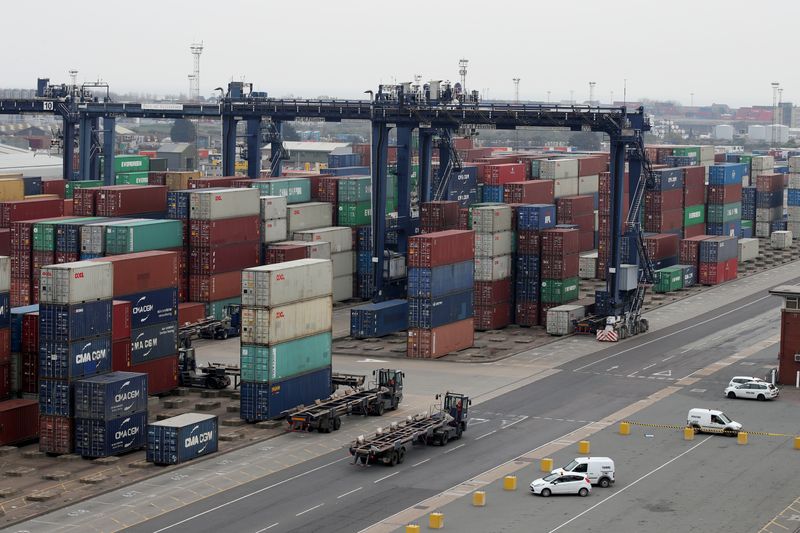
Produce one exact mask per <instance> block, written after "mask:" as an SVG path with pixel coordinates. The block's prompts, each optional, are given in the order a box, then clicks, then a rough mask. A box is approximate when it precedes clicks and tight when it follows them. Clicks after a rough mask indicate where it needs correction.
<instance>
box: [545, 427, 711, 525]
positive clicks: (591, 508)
mask: <svg viewBox="0 0 800 533" xmlns="http://www.w3.org/2000/svg"><path fill="white" fill-rule="evenodd" d="M713 436H714V435H709V436H708V437H706V438H705V439H703V440H701V441H700V442H698V443H697V444H695V445H694V446H692V447H691V448H689V449H688V450H686V451H685V452H683V453H681V454H680V455H676V456H675V457H673V458H672V459H670V460H669V461H667V462H666V463H664V464H662V465H661V466H659V467H657V468H655V469H653V470H651V471H649V472H648V473H646V474H645V475H643V476H642V477H640V478H638V479H635V480H634V481H632V482H631V483H629V484H627V485H625V486H624V487H622V488H621V489H620V490H618V491H617V492H615V493H614V494H612V495H611V496H608V497H606V498H604V499H602V500H600V501H599V502H597V503H596V504H594V505H592V506H591V507H589V508H588V509H586V510H585V511H583V512H582V513H579V514H577V515H575V516H573V517H572V518H570V519H569V520H567V521H566V522H564V523H563V524H561V525H560V526H558V527H556V528H553V529H551V530H550V531H549V532H548V533H554V532H555V531H558V530H559V529H561V528H562V527H564V526H566V525H567V524H571V523H572V522H574V521H575V520H577V519H578V518H580V517H582V516H583V515H585V514H586V513H588V512H590V511H592V510H594V509H596V508H597V507H599V506H601V505H603V504H604V503H605V502H607V501H608V500H610V499H611V498H613V497H614V496H618V495H620V494H622V493H623V492H625V491H626V490H628V489H629V488H631V487H633V486H634V485H636V484H637V483H639V482H640V481H642V480H643V479H645V478H647V477H650V476H652V475H653V474H655V473H656V472H658V471H659V470H661V469H662V468H664V467H666V466H669V465H670V464H672V463H674V462H675V461H677V460H678V459H680V458H681V457H683V456H684V455H686V454H688V453H689V452H692V451H694V450H695V449H696V448H697V447H698V446H700V445H702V444H703V443H705V442H706V441H708V439H710V438H712V437H713Z"/></svg>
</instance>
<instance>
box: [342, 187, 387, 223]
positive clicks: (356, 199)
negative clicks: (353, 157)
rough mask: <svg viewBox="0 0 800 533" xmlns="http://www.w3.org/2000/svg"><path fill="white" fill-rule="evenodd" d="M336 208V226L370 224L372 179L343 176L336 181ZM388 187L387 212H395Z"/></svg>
mask: <svg viewBox="0 0 800 533" xmlns="http://www.w3.org/2000/svg"><path fill="white" fill-rule="evenodd" d="M337 187H338V189H339V192H338V201H339V203H338V206H337V213H338V215H337V222H336V223H337V224H339V225H340V226H350V227H352V226H365V225H368V224H371V223H372V178H371V177H369V176H343V177H341V178H339V180H338V181H337ZM391 194H393V193H392V187H388V190H387V198H386V210H387V212H391V211H395V210H396V208H393V207H392V206H393V205H394V206H396V205H397V200H396V198H395V197H394V196H389V195H391Z"/></svg>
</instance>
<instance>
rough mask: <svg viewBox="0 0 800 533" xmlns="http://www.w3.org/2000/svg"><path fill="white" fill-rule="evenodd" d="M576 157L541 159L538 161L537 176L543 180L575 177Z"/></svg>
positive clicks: (576, 173) (577, 172)
mask: <svg viewBox="0 0 800 533" xmlns="http://www.w3.org/2000/svg"><path fill="white" fill-rule="evenodd" d="M578 174H579V171H578V159H542V160H540V161H539V177H540V178H541V179H543V180H560V179H562V178H577V177H578Z"/></svg>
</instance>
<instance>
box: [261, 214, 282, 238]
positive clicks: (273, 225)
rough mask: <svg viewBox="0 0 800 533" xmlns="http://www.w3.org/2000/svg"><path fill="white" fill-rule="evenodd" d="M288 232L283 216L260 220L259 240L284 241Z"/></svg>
mask: <svg viewBox="0 0 800 533" xmlns="http://www.w3.org/2000/svg"><path fill="white" fill-rule="evenodd" d="M288 234H289V232H288V231H287V230H286V219H285V218H272V219H269V220H264V221H262V222H261V242H264V243H269V242H279V241H285V240H286V237H287V235H288Z"/></svg>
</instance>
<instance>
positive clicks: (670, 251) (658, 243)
mask: <svg viewBox="0 0 800 533" xmlns="http://www.w3.org/2000/svg"><path fill="white" fill-rule="evenodd" d="M679 241H680V238H679V236H678V235H675V234H674V233H657V234H655V235H647V236H645V238H644V243H645V246H646V248H647V255H648V257H649V258H650V260H651V261H658V260H660V259H664V258H667V257H672V256H677V255H678V242H679Z"/></svg>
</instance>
